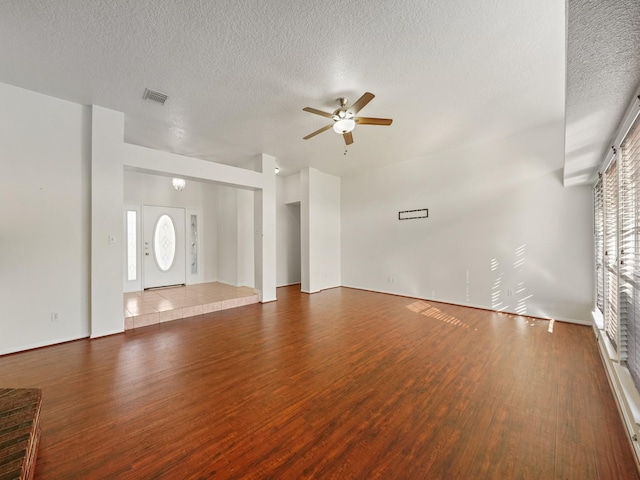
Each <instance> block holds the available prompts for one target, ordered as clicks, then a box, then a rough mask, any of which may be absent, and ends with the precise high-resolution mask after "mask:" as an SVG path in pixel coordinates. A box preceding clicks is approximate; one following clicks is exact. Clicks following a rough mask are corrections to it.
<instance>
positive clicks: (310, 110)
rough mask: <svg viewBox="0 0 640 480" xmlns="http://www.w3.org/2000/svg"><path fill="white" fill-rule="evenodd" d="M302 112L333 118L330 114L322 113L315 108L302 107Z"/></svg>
mask: <svg viewBox="0 0 640 480" xmlns="http://www.w3.org/2000/svg"><path fill="white" fill-rule="evenodd" d="M302 110H304V111H305V112H309V113H315V114H316V115H321V116H323V117H327V118H333V114H332V113H327V112H323V111H322V110H318V109H317V108H311V107H304V108H303V109H302Z"/></svg>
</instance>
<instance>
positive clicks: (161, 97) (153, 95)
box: [142, 88, 169, 105]
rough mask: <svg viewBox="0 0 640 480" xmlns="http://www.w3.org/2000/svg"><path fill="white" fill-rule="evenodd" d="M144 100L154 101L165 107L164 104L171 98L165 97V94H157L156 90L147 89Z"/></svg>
mask: <svg viewBox="0 0 640 480" xmlns="http://www.w3.org/2000/svg"><path fill="white" fill-rule="evenodd" d="M142 98H144V99H145V100H152V101H154V102H158V103H159V104H161V105H164V102H166V101H167V98H169V96H168V95H165V94H164V93H160V92H157V91H156V90H151V89H150V88H145V89H144V95H143V96H142Z"/></svg>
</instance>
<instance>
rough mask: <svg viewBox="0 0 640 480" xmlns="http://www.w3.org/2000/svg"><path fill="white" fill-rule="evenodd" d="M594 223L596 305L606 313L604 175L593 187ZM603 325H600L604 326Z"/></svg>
mask: <svg viewBox="0 0 640 480" xmlns="http://www.w3.org/2000/svg"><path fill="white" fill-rule="evenodd" d="M593 205H594V224H593V233H594V237H595V254H596V307H598V308H599V309H600V312H601V313H602V314H603V315H604V192H603V186H602V177H600V180H598V183H596V186H595V188H594V189H593ZM602 326H603V325H600V328H602Z"/></svg>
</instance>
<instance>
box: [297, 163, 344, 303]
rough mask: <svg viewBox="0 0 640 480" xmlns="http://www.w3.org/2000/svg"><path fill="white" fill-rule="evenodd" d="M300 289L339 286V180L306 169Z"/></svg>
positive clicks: (310, 290)
mask: <svg viewBox="0 0 640 480" xmlns="http://www.w3.org/2000/svg"><path fill="white" fill-rule="evenodd" d="M300 197H301V200H300V229H301V262H302V268H301V272H302V278H301V280H302V281H301V289H302V291H304V292H307V293H314V292H319V291H321V290H323V289H325V288H332V287H337V286H339V285H340V284H341V243H340V235H341V223H340V218H341V212H340V178H339V177H335V176H333V175H329V174H326V173H322V172H320V171H318V170H316V169H314V168H307V169H305V170H303V171H302V172H301V174H300Z"/></svg>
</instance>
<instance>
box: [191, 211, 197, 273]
mask: <svg viewBox="0 0 640 480" xmlns="http://www.w3.org/2000/svg"><path fill="white" fill-rule="evenodd" d="M191 273H192V274H193V275H195V274H197V273H198V217H197V216H196V215H191Z"/></svg>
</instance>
